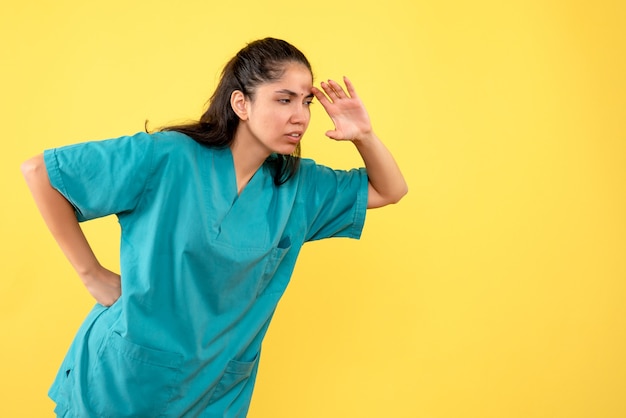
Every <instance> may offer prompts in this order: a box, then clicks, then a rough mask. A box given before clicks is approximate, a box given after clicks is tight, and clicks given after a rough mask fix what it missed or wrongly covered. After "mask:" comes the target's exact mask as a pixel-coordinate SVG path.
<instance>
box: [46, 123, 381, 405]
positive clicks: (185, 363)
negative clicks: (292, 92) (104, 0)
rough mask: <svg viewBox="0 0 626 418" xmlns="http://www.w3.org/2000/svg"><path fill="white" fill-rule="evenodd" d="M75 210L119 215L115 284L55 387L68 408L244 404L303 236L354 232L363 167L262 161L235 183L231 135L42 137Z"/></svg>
mask: <svg viewBox="0 0 626 418" xmlns="http://www.w3.org/2000/svg"><path fill="white" fill-rule="evenodd" d="M44 161H45V164H46V168H47V170H48V175H49V178H50V182H51V184H52V186H53V187H54V188H55V189H57V190H58V191H59V192H61V193H62V194H63V195H64V196H65V197H66V198H67V199H68V200H69V202H70V203H71V204H72V205H73V206H74V208H75V212H76V216H77V218H78V220H79V221H81V222H82V221H86V220H89V219H94V218H98V217H102V216H106V215H110V214H115V215H116V216H117V217H118V220H119V224H120V226H121V248H120V254H121V255H120V268H121V277H122V294H121V297H120V299H119V300H118V301H117V302H116V303H115V304H113V305H112V306H111V307H109V308H106V307H103V306H101V305H99V304H96V306H95V307H94V308H93V310H92V311H91V312H90V313H89V315H88V316H87V318H86V319H85V321H84V323H83V324H82V326H81V327H80V329H79V330H78V332H77V335H76V337H75V339H74V341H73V342H72V345H71V347H70V349H69V351H68V353H67V355H66V357H65V360H64V361H63V364H62V365H61V368H60V370H59V373H58V375H57V377H56V379H55V381H54V383H53V385H52V387H51V389H50V397H51V398H52V399H53V400H54V401H55V402H56V404H57V405H56V409H55V412H56V413H57V415H58V416H65V417H131V416H132V417H242V416H245V415H246V413H247V410H248V406H249V404H250V399H251V396H252V390H253V386H254V381H255V377H256V372H257V366H258V362H259V354H260V350H261V341H262V339H263V337H264V335H265V333H266V330H267V327H268V325H269V323H270V320H271V318H272V315H273V313H274V311H275V308H276V305H277V303H278V301H279V299H280V297H281V295H282V294H283V292H284V290H285V288H286V286H287V284H288V282H289V279H290V277H291V273H292V271H293V268H294V265H295V262H296V258H297V255H298V252H299V250H300V248H301V246H302V245H303V244H304V242H306V241H312V240H318V239H322V238H329V237H349V238H357V239H358V238H359V237H360V235H361V231H362V228H363V224H364V221H365V212H366V206H367V183H368V180H367V174H366V172H365V169H363V168H360V169H353V170H349V171H344V170H332V169H330V168H328V167H324V166H322V165H318V164H316V163H315V162H313V161H312V160H308V159H302V160H301V164H300V168H299V169H298V171H297V173H296V174H295V176H294V177H293V178H291V179H290V180H289V181H288V182H286V183H285V184H283V185H281V186H275V185H274V183H273V176H272V172H271V168H270V167H269V165H268V164H267V163H266V164H264V165H263V166H261V167H260V168H259V170H258V171H257V172H256V173H255V174H254V176H253V177H252V179H251V180H250V182H249V183H248V185H247V186H246V187H245V188H244V190H243V191H242V192H241V193H240V194H239V195H238V193H237V183H236V177H235V171H234V165H233V159H232V154H231V151H230V149H229V148H211V147H207V146H204V145H201V144H199V143H198V142H196V141H194V140H193V139H191V138H189V137H188V136H186V135H183V134H181V133H178V132H158V133H154V134H147V133H139V134H136V135H133V136H126V137H121V138H116V139H109V140H104V141H93V142H86V143H82V144H76V145H70V146H66V147H61V148H56V149H51V150H46V151H45V152H44Z"/></svg>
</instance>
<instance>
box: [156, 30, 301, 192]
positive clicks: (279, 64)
mask: <svg viewBox="0 0 626 418" xmlns="http://www.w3.org/2000/svg"><path fill="white" fill-rule="evenodd" d="M291 62H297V63H300V64H303V65H304V66H306V67H307V68H308V69H309V71H311V72H312V70H311V64H310V63H309V61H308V60H307V59H306V57H305V56H304V54H303V53H302V52H300V50H298V49H297V48H296V47H294V46H293V45H291V44H290V43H288V42H285V41H283V40H280V39H275V38H265V39H260V40H257V41H254V42H251V43H249V44H248V45H246V46H245V47H244V48H243V49H242V50H241V51H239V52H238V53H237V55H235V56H234V57H233V58H232V59H231V60H230V61H228V63H227V64H226V66H224V69H223V70H222V75H221V78H220V81H219V84H218V85H217V88H216V89H215V92H214V93H213V95H212V96H211V99H210V100H209V107H208V109H207V110H206V112H204V114H203V115H202V117H201V118H200V120H199V121H194V122H190V123H186V124H182V125H174V126H168V127H164V128H161V130H162V131H177V132H181V133H183V134H185V135H188V136H190V137H191V138H193V139H194V140H196V141H197V142H199V143H201V144H205V145H208V146H212V147H227V146H230V144H231V143H232V142H233V139H234V136H235V130H236V129H237V126H238V125H239V117H238V116H237V114H235V112H234V111H233V109H232V107H231V105H230V97H231V94H232V93H233V91H235V90H239V91H241V92H242V93H243V94H244V95H245V96H246V97H249V98H253V97H254V94H255V92H256V88H257V87H258V86H259V85H260V84H263V83H268V82H272V81H276V80H278V79H280V77H282V75H283V74H284V72H285V64H288V63H291ZM268 163H269V164H270V165H271V166H272V167H273V169H274V183H275V184H276V185H281V184H283V183H285V182H286V181H287V180H289V179H290V178H291V177H292V176H293V175H294V174H295V172H296V171H297V170H298V166H299V165H300V144H298V146H297V147H296V149H295V150H294V152H293V154H290V155H275V154H273V155H272V156H270V157H269V158H268Z"/></svg>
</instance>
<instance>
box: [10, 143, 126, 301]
mask: <svg viewBox="0 0 626 418" xmlns="http://www.w3.org/2000/svg"><path fill="white" fill-rule="evenodd" d="M21 168H22V174H23V175H24V178H25V179H26V183H27V184H28V187H29V188H30V191H31V193H32V195H33V198H34V199H35V204H36V205H37V207H38V209H39V212H40V213H41V216H42V217H43V219H44V222H45V223H46V225H47V226H48V229H49V230H50V232H51V233H52V236H53V237H54V239H55V240H56V241H57V243H58V244H59V247H60V248H61V250H62V251H63V253H64V254H65V256H66V257H67V259H68V260H69V262H70V263H71V265H72V267H74V270H76V273H77V274H78V276H79V277H80V278H81V280H82V281H83V283H84V285H85V287H86V288H87V290H88V291H89V293H91V295H92V296H93V297H94V298H95V299H96V300H97V301H98V302H99V303H100V304H102V305H104V306H110V305H112V304H113V303H114V302H115V301H116V300H117V299H118V298H119V296H120V292H121V290H120V288H121V283H120V276H119V275H118V274H116V273H113V272H111V271H109V270H107V269H105V268H104V267H102V266H101V265H100V263H99V262H98V260H97V258H96V256H95V254H94V253H93V251H92V249H91V247H90V246H89V243H88V242H87V239H86V238H85V234H84V233H83V231H82V229H81V228H80V225H79V224H78V221H77V219H76V215H75V214H74V208H73V207H72V205H71V204H70V203H69V202H68V201H67V199H65V197H64V196H63V195H62V194H61V193H59V192H58V191H57V190H56V189H54V188H53V187H52V186H51V185H50V180H49V179H48V172H47V170H46V166H45V164H44V160H43V155H41V154H40V155H37V156H35V157H33V158H31V159H30V160H28V161H26V162H24V163H23V164H22V167H21Z"/></svg>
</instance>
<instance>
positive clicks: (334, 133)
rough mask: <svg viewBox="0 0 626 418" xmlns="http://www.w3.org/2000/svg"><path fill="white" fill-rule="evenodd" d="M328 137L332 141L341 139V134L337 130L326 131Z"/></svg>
mask: <svg viewBox="0 0 626 418" xmlns="http://www.w3.org/2000/svg"><path fill="white" fill-rule="evenodd" d="M326 136H327V137H329V138H331V139H339V132H337V130H332V131H326Z"/></svg>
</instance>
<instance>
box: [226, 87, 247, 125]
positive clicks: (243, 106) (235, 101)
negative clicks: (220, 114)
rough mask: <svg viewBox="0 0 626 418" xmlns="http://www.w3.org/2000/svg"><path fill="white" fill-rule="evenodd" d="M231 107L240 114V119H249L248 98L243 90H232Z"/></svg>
mask: <svg viewBox="0 0 626 418" xmlns="http://www.w3.org/2000/svg"><path fill="white" fill-rule="evenodd" d="M230 107H232V108H233V111H234V112H235V114H237V116H239V119H241V120H247V119H248V107H247V100H246V96H245V95H244V94H243V92H242V91H240V90H235V91H233V92H232V94H231V95H230Z"/></svg>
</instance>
